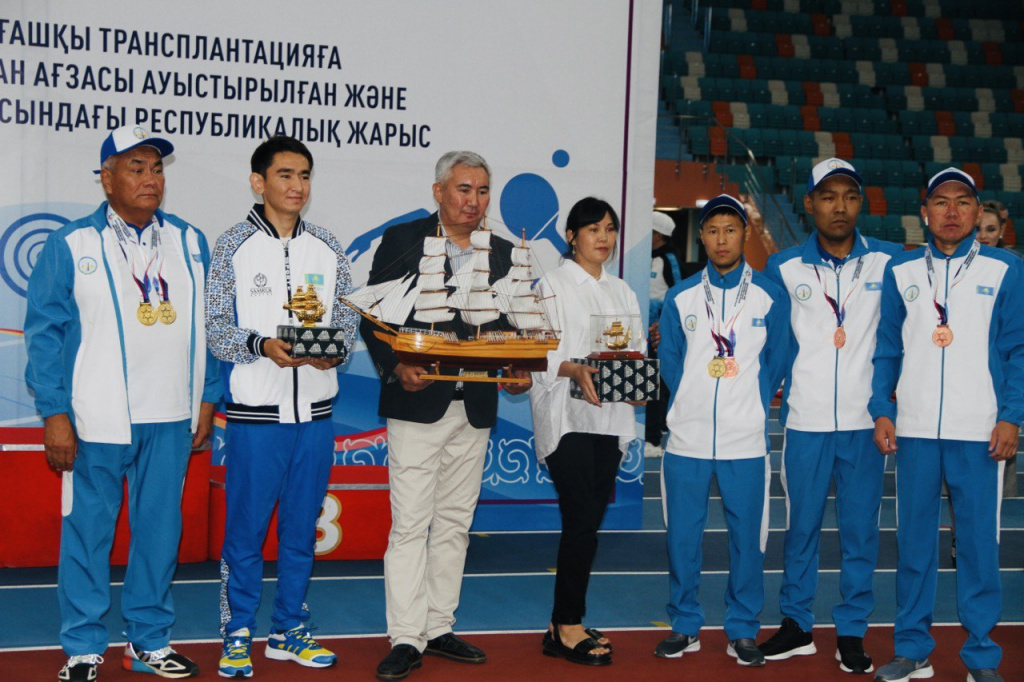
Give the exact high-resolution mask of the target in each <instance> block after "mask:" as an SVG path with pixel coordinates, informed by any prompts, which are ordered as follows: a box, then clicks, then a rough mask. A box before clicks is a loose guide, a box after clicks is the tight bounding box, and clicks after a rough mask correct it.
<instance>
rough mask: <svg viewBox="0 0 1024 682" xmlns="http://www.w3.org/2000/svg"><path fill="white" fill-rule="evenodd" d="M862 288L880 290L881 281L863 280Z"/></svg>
mask: <svg viewBox="0 0 1024 682" xmlns="http://www.w3.org/2000/svg"><path fill="white" fill-rule="evenodd" d="M864 290H865V291H881V290H882V283H881V282H864Z"/></svg>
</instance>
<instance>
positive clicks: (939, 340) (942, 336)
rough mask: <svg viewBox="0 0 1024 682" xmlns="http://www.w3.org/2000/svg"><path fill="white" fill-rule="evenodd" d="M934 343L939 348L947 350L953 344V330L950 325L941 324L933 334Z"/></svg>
mask: <svg viewBox="0 0 1024 682" xmlns="http://www.w3.org/2000/svg"><path fill="white" fill-rule="evenodd" d="M932 343H934V344H935V345H936V346H938V347H939V348H945V347H946V346H948V345H949V344H951V343H953V330H952V329H950V328H949V326H948V325H945V324H940V325H939V326H938V327H936V328H935V331H933V332H932Z"/></svg>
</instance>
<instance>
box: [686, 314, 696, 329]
mask: <svg viewBox="0 0 1024 682" xmlns="http://www.w3.org/2000/svg"><path fill="white" fill-rule="evenodd" d="M683 326H684V327H686V329H687V330H688V331H691V332H692V331H693V330H695V329H696V328H697V316H696V315H687V316H686V319H685V320H683Z"/></svg>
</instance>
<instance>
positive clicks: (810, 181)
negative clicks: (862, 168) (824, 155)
mask: <svg viewBox="0 0 1024 682" xmlns="http://www.w3.org/2000/svg"><path fill="white" fill-rule="evenodd" d="M833 175H845V176H846V177H848V178H852V179H853V181H854V182H856V183H857V188H858V189H860V188H862V187H864V180H863V179H862V178H861V177H860V173H858V172H857V169H856V168H854V167H853V165H852V164H851V163H850V162H849V161H843V160H842V159H836V158H831V159H825V160H824V161H822V162H821V163H819V164H817V165H816V166H815V167H814V168H812V169H811V175H810V177H808V178H807V193H808V194H810V193H811V192H813V191H814V190H816V189H817V188H818V185H820V184H821V183H823V182H824V181H825V180H826V179H827V178H831V177H832V176H833Z"/></svg>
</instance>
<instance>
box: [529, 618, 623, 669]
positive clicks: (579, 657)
mask: <svg viewBox="0 0 1024 682" xmlns="http://www.w3.org/2000/svg"><path fill="white" fill-rule="evenodd" d="M587 634H589V633H587ZM606 648H608V647H606V646H604V645H603V644H600V643H599V642H598V641H597V640H596V639H594V638H593V637H587V638H586V639H585V640H583V641H582V642H580V643H579V644H577V645H576V646H574V647H572V648H570V647H567V646H566V645H565V644H562V638H561V635H559V634H558V626H557V625H556V626H554V629H553V631H552V630H548V631H547V632H545V633H544V655H545V656H551V657H552V658H564V659H565V660H567V661H569V662H570V663H578V664H580V665H608V664H610V663H611V662H612V655H611V653H604V654H591V653H590V652H591V651H593V650H594V649H606Z"/></svg>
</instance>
